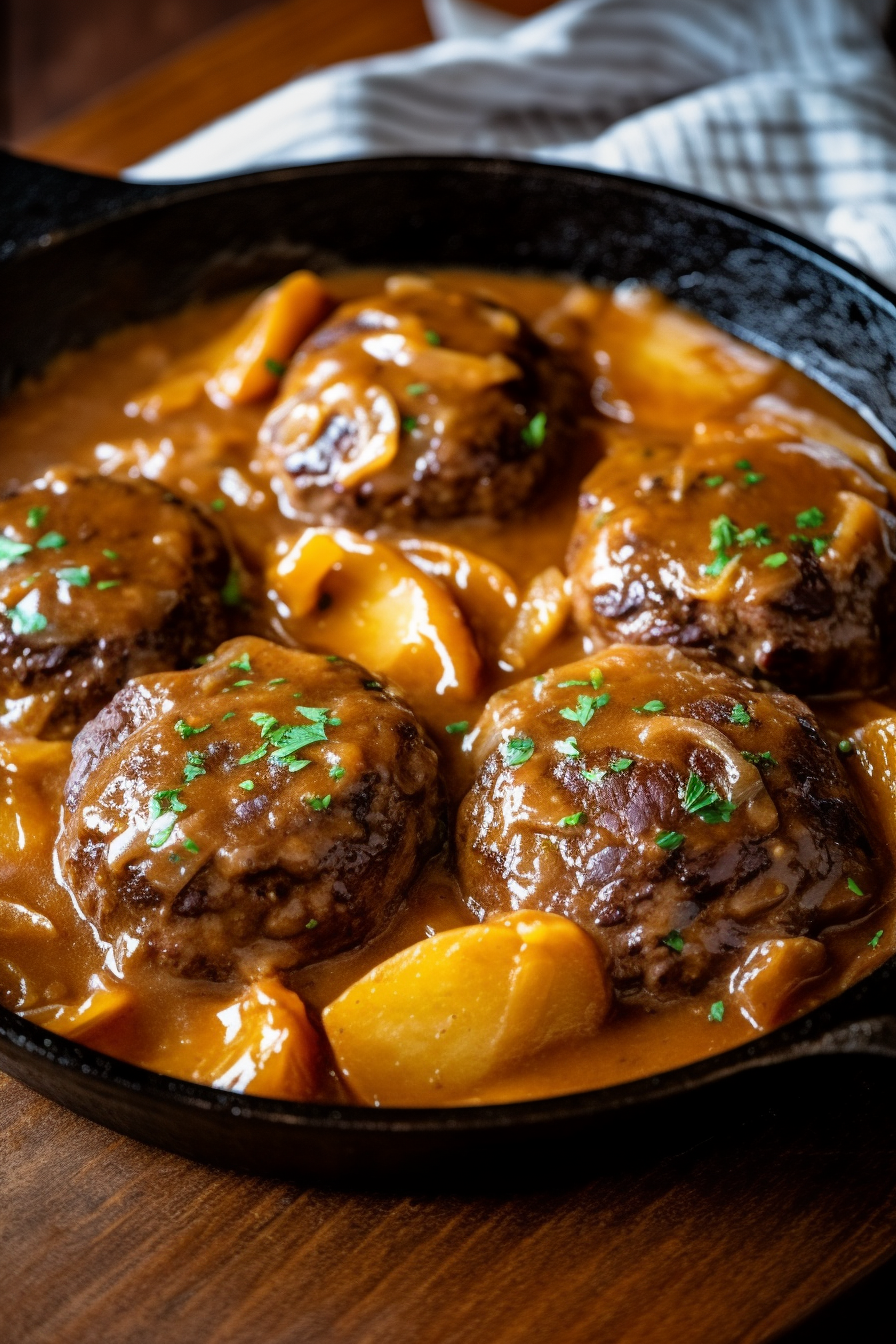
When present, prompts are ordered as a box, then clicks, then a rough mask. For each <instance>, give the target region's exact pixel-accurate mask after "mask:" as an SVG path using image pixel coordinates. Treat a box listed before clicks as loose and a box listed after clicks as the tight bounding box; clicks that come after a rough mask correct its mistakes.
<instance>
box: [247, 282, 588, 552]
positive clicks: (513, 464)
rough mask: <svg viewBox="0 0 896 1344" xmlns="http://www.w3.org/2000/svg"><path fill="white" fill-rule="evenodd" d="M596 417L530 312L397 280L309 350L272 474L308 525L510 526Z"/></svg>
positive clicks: (333, 321) (297, 366)
mask: <svg viewBox="0 0 896 1344" xmlns="http://www.w3.org/2000/svg"><path fill="white" fill-rule="evenodd" d="M586 409H587V392H586V389H585V386H584V384H580V382H579V380H578V378H577V377H576V375H575V374H574V373H573V371H572V370H571V368H569V367H568V366H567V365H566V363H565V362H564V361H563V360H562V359H560V358H558V357H556V356H555V355H552V353H551V352H550V350H549V349H548V348H547V347H546V346H545V345H544V344H543V343H542V342H541V341H540V340H539V339H538V338H537V337H536V336H535V335H534V333H533V332H532V331H531V329H530V328H529V326H528V324H527V323H526V322H525V321H524V320H523V319H522V318H521V317H519V316H517V314H516V313H513V312H511V311H510V310H509V309H508V308H505V307H502V306H499V305H498V304H496V303H491V302H488V301H486V300H484V299H480V298H477V297H475V296H473V295H471V294H466V293H462V292H460V291H458V290H453V289H448V288H446V287H444V286H442V285H437V284H434V283H433V281H431V280H429V279H426V278H425V277H422V276H396V277H393V278H392V279H391V280H390V281H388V282H387V285H386V292H385V293H383V294H379V295H377V296H375V297H371V298H364V299H359V300H355V301H354V302H351V303H346V304H342V305H341V306H340V307H339V308H338V309H337V310H336V312H335V313H334V314H333V315H332V317H331V318H330V319H329V321H327V322H325V323H324V324H323V326H321V327H319V328H318V329H317V330H316V331H315V332H314V333H313V334H312V335H311V336H309V337H308V338H307V339H306V340H305V341H304V343H303V344H302V346H301V347H300V349H299V351H298V354H297V355H296V357H295V358H294V360H293V362H292V364H291V365H290V367H289V369H288V370H287V373H286V375H285V377H284V379H283V384H282V387H281V389H280V395H279V397H278V399H277V401H276V402H275V403H274V405H273V407H272V408H271V410H270V412H269V413H268V415H267V417H266V419H265V422H264V424H263V425H262V427H261V431H260V433H259V449H258V465H259V467H260V469H261V470H262V471H263V472H264V473H266V474H269V475H270V476H271V478H272V482H273V486H274V489H275V490H276V492H277V495H278V498H279V501H280V507H281V509H282V510H283V512H284V513H286V514H287V515H288V516H289V517H291V518H297V519H300V520H302V521H303V522H323V523H331V524H332V523H348V524H350V525H351V526H353V527H362V528H363V527H365V526H371V525H373V524H376V523H378V522H380V521H382V520H383V519H390V520H392V521H400V520H402V519H404V520H407V519H409V518H413V517H416V516H424V517H429V518H452V517H456V516H458V515H462V514H467V515H476V514H482V515H485V516H487V517H496V518H500V517H504V516H505V515H507V514H509V513H512V512H513V511H514V510H515V509H518V508H520V507H521V506H523V505H525V504H528V503H530V501H531V500H532V497H533V495H534V493H535V491H537V490H538V489H539V488H540V487H543V486H544V485H545V484H547V483H548V480H549V471H550V468H551V466H552V464H557V463H558V462H560V461H562V460H563V458H564V456H565V450H568V448H569V445H570V443H571V441H572V440H573V438H574V435H575V431H576V424H577V421H578V419H579V418H580V416H581V414H582V413H583V411H584V410H586Z"/></svg>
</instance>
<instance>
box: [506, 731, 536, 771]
mask: <svg viewBox="0 0 896 1344" xmlns="http://www.w3.org/2000/svg"><path fill="white" fill-rule="evenodd" d="M534 750H535V743H534V742H533V741H532V739H531V737H511V738H509V739H508V740H507V741H506V742H502V743H501V755H502V756H503V757H504V761H505V764H507V765H512V766H517V765H524V764H525V762H526V761H528V760H529V758H530V757H531V755H532V753H533V751H534Z"/></svg>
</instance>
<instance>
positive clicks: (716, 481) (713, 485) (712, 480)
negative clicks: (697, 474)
mask: <svg viewBox="0 0 896 1344" xmlns="http://www.w3.org/2000/svg"><path fill="white" fill-rule="evenodd" d="M724 481H725V477H724V476H707V477H705V479H704V481H703V484H704V485H708V486H709V488H710V490H716V489H718V487H719V486H720V485H723V484H724Z"/></svg>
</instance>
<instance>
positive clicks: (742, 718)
mask: <svg viewBox="0 0 896 1344" xmlns="http://www.w3.org/2000/svg"><path fill="white" fill-rule="evenodd" d="M728 719H729V722H730V723H739V724H740V726H741V728H746V726H747V724H749V723H752V722H753V719H752V717H751V715H750V714H749V712H748V711H747V709H746V708H745V707H744V706H743V705H735V706H734V708H733V709H732V711H731V713H730V714H729V715H728Z"/></svg>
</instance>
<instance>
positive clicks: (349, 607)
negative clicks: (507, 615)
mask: <svg viewBox="0 0 896 1344" xmlns="http://www.w3.org/2000/svg"><path fill="white" fill-rule="evenodd" d="M267 584H268V589H269V593H270V596H271V597H272V599H273V600H274V602H275V603H276V605H277V609H278V611H279V613H280V616H281V618H282V619H283V621H284V623H285V624H286V626H287V627H288V629H289V631H290V632H291V633H292V634H294V635H295V636H296V637H297V638H298V639H300V640H301V641H302V642H303V643H306V644H308V645H309V646H310V647H312V648H319V649H327V650H329V651H331V652H333V653H338V654H341V655H342V657H344V658H352V659H354V660H356V661H357V662H359V663H362V664H363V666H364V667H368V668H370V670H371V671H372V672H379V673H382V674H383V675H384V676H390V677H393V678H394V679H395V680H396V681H397V682H398V683H399V685H401V686H404V687H409V688H411V689H413V688H414V687H420V688H424V689H427V690H435V691H436V692H437V694H439V695H442V694H444V693H445V692H447V691H450V692H453V693H455V694H457V695H459V696H461V697H464V698H470V697H472V696H473V695H475V693H476V686H477V682H478V679H479V671H480V667H481V662H480V658H479V654H478V652H477V650H476V645H475V643H474V641H473V636H472V634H471V632H470V629H469V626H468V625H467V623H466V621H465V620H464V618H463V616H462V615H461V613H460V611H459V610H458V607H457V606H456V604H455V603H454V602H453V600H452V599H451V597H450V596H449V594H448V592H446V590H445V588H443V587H442V585H441V584H440V583H439V582H437V581H436V580H435V579H431V578H429V577H428V576H427V575H426V574H423V573H421V571H420V570H419V569H418V568H417V567H416V565H413V564H411V562H410V560H408V559H405V557H404V556H403V555H402V554H401V552H400V551H399V550H397V549H395V548H394V547H392V546H388V545H386V544H385V542H379V541H367V540H366V538H364V537H361V536H358V535H357V533H354V532H349V531H348V530H347V529H345V528H333V529H330V528H320V527H309V528H306V530H305V531H304V532H303V533H302V535H301V536H300V537H299V539H298V541H296V542H295V544H294V545H293V546H292V547H291V548H290V549H289V550H288V551H287V553H286V554H285V555H284V556H283V557H282V558H281V559H279V560H277V561H276V562H275V563H274V564H272V565H271V566H270V567H269V569H268V573H267Z"/></svg>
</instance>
